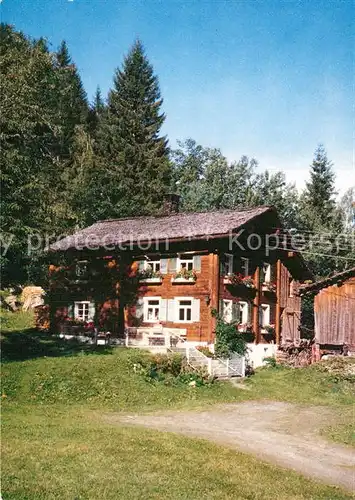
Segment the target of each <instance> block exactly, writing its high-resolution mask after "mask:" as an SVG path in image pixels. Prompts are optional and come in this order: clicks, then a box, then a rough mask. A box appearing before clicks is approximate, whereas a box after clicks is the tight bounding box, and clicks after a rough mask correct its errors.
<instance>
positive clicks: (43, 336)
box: [1, 328, 112, 362]
mask: <svg viewBox="0 0 355 500" xmlns="http://www.w3.org/2000/svg"><path fill="white" fill-rule="evenodd" d="M83 353H84V354H104V355H106V354H111V353H112V347H110V346H96V345H91V344H84V343H81V342H79V341H77V340H75V339H73V340H65V339H60V338H59V337H56V336H54V335H50V334H48V333H44V332H40V331H38V330H36V329H35V328H29V329H27V330H22V331H11V332H6V331H5V332H2V339H1V359H2V361H3V362H8V361H24V360H26V359H33V358H40V357H45V356H47V357H58V356H75V355H78V354H80V355H82V354H83Z"/></svg>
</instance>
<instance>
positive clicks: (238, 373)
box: [125, 327, 245, 378]
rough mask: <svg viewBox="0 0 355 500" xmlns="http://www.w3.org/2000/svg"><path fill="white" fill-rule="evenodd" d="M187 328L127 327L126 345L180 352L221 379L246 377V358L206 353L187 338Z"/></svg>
mask: <svg viewBox="0 0 355 500" xmlns="http://www.w3.org/2000/svg"><path fill="white" fill-rule="evenodd" d="M185 335H186V330H183V329H179V328H162V327H160V328H159V327H158V328H127V329H126V341H125V344H126V346H127V347H138V348H142V349H149V350H151V351H153V352H168V351H170V352H177V353H180V354H182V355H183V356H184V357H185V358H186V360H187V363H188V364H189V365H190V366H191V367H192V368H193V369H195V370H197V369H200V368H204V369H205V370H207V372H208V374H209V375H211V376H213V377H218V378H229V377H244V376H245V357H244V356H240V355H238V354H235V355H233V356H232V357H231V358H229V359H221V358H210V357H208V356H205V355H204V354H203V353H202V352H201V351H199V350H198V349H197V348H196V347H195V346H194V345H192V344H190V343H189V342H187V341H186V340H185V338H184V336H185Z"/></svg>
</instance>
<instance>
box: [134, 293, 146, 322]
mask: <svg viewBox="0 0 355 500" xmlns="http://www.w3.org/2000/svg"><path fill="white" fill-rule="evenodd" d="M143 308H144V301H143V297H139V298H138V300H137V303H136V312H135V316H136V318H137V319H142V318H143V313H144V310H143Z"/></svg>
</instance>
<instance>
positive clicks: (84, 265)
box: [75, 260, 88, 278]
mask: <svg viewBox="0 0 355 500" xmlns="http://www.w3.org/2000/svg"><path fill="white" fill-rule="evenodd" d="M87 272H88V262H87V261H86V260H83V261H79V262H77V263H76V266H75V274H76V275H77V276H78V278H82V277H83V276H85V275H86V274H87Z"/></svg>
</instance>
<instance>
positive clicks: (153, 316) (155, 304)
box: [143, 297, 160, 323]
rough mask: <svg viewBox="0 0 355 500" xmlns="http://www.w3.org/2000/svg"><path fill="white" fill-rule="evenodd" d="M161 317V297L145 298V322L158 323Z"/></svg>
mask: <svg viewBox="0 0 355 500" xmlns="http://www.w3.org/2000/svg"><path fill="white" fill-rule="evenodd" d="M159 316H160V297H144V304H143V321H145V322H147V323H156V322H157V321H159Z"/></svg>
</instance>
